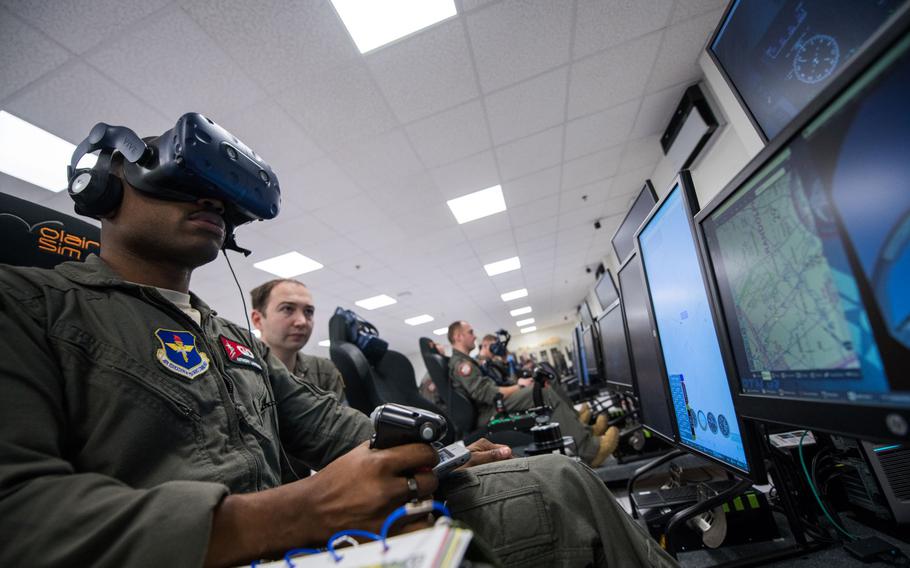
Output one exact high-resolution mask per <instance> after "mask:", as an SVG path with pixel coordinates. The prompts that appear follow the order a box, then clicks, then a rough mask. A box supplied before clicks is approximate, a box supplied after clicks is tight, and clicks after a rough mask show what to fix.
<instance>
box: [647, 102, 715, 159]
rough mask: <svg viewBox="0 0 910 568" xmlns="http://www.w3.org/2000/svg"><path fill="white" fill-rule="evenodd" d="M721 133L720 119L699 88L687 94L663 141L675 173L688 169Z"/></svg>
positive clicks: (671, 119) (665, 132)
mask: <svg viewBox="0 0 910 568" xmlns="http://www.w3.org/2000/svg"><path fill="white" fill-rule="evenodd" d="M715 130H717V118H716V117H715V116H714V113H713V112H712V111H711V107H710V105H709V104H708V100H707V99H706V98H705V95H704V93H702V91H701V88H700V87H699V86H698V84H695V85H692V86H691V87H689V88H688V89H686V91H685V92H684V93H683V96H682V99H681V100H680V101H679V104H678V105H676V110H675V111H674V112H673V116H672V117H671V118H670V124H668V125H667V129H666V130H665V131H664V134H663V136H661V137H660V146H661V148H663V151H664V154H665V155H666V156H667V157H668V158H669V159H670V161H671V162H672V163H673V164H674V166H675V168H674V170H675V171H678V170H682V169H685V168H688V167H689V166H690V165H691V164H692V162H693V161H694V160H695V158H696V157H697V156H698V153H699V152H700V151H701V149H702V148H703V147H704V146H705V144H706V143H707V142H708V139H709V138H711V134H712V133H713V132H714V131H715Z"/></svg>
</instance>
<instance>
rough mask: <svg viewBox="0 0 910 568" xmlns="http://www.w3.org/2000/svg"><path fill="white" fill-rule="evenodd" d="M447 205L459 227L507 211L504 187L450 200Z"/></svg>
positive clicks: (491, 188)
mask: <svg viewBox="0 0 910 568" xmlns="http://www.w3.org/2000/svg"><path fill="white" fill-rule="evenodd" d="M446 205H448V206H449V209H451V210H452V215H455V220H456V221H458V224H459V225H460V224H462V223H467V222H469V221H474V220H476V219H480V218H483V217H487V216H489V215H493V214H494V213H499V212H501V211H505V210H506V200H505V199H504V198H503V196H502V187H500V186H498V185H494V186H493V187H488V188H486V189H481V190H480V191H475V192H474V193H469V194H467V195H462V196H461V197H456V198H455V199H450V200H448V201H446Z"/></svg>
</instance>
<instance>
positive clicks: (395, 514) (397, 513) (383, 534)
mask: <svg viewBox="0 0 910 568" xmlns="http://www.w3.org/2000/svg"><path fill="white" fill-rule="evenodd" d="M432 510H433V511H437V512H439V513H441V514H442V515H443V516H446V517H449V518H451V517H452V513H451V512H450V511H449V508H448V507H446V506H445V504H444V503H441V502H439V501H433V509H432ZM408 514H409V511H408V506H407V505H402V506H401V507H398V508H397V509H395V510H394V511H392V513H391V514H390V515H389V516H388V517H386V519H385V521H384V522H383V523H382V530H381V531H380V534H376V533H371V532H369V531H363V530H359V529H348V530H345V531H340V532H337V533H335V534H333V535H332V536H331V537H329V543H328V548H327V550H328V553H329V554H330V555H331V556H332V560H334V561H335V562H341V560H342V558H343V557H342V556H341V555H340V554H338V553H337V552H335V541H336V540H338V539H339V538H341V537H343V536H361V537H364V538H369V539H371V540H378V541H382V549H383V551H385V550H388V549H389V545H388V543H386V539H387V537H388V535H389V530H390V529H391V528H392V525H394V524H395V523H396V522H397V521H398V520H399V519H401V518H402V517H406V516H407V515H408ZM322 552H325V551H324V550H320V549H317V548H295V549H293V550H289V551H287V553H286V554H285V555H284V562H285V564H287V566H288V568H294V563H293V562H292V561H291V557H292V556H296V555H298V554H320V553H322ZM258 565H259V561H258V560H254V561H253V563H252V564H250V568H256V567H257V566H258Z"/></svg>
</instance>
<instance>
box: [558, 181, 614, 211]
mask: <svg viewBox="0 0 910 568" xmlns="http://www.w3.org/2000/svg"><path fill="white" fill-rule="evenodd" d="M612 186H613V179H612V178H608V179H602V180H600V181H596V182H594V183H589V184H587V185H583V186H581V187H578V188H575V189H570V190H566V191H563V192H562V193H560V194H559V212H560V213H566V212H568V211H574V210H576V209H594V208H595V206H596V205H598V204H600V203H603V202H605V201H606V200H607V199H609V198H610V195H611V188H612Z"/></svg>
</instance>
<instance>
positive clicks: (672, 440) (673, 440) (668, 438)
mask: <svg viewBox="0 0 910 568" xmlns="http://www.w3.org/2000/svg"><path fill="white" fill-rule="evenodd" d="M636 258H638V252H636V251H633V252H632V254H630V255H629V258H627V259H626V261H625V262H624V263H623V264H622V266H620V267H619V270H617V271H616V281H617V282H618V283H619V294H620V307H621V308H622V324H623V325H624V326H625V328H626V343H627V345H628V346H629V366H630V367H631V368H632V392H633V393H634V395H635V400H636V401H637V404H638V407H639V408H641V390H640V389H639V387H638V370H637V369H636V368H635V357H633V356H632V338H631V337H630V335H629V322H628V320H627V319H626V302H625V299H624V298H623V296H622V278H621V277H620V275H621V274H622V271H623V270H627V269H628V268H629V265H630V264H632V262H634V260H635V259H636ZM642 270H644V268H643V267H642ZM642 281H644V274H642ZM648 319H649V320H650V315H649V317H648ZM649 326H650V323H649ZM651 333H652V334H653V333H656V332H655V330H654V328H653V327H651ZM657 347H658V348H659V346H657ZM659 359H660V357H658V362H657V364H658V366H660V369H661V372H662V373H663V372H664V371H663V366H662V362H661V361H660V360H659ZM661 386H662V387H663V391H664V405H665V406H666V408H667V415H668V416H669V417H670V430H671V432H670V434H669V435H667V434H666V433H664V432H660V431H658V430H655V429H654V428H653V427H651V426H648V425H647V424H645V423H644V422H642V426H643V427H645V428H647V429H648V431H649V432H651V433H652V434H654V435H656V436H657V437H658V438H660V439H661V440H663V441H665V442H667V443H669V444H673V445H675V446H680V444H679V441H678V440H677V437H678V434H677V432H676V426H675V424H676V419H675V417H674V416H673V413H672V412H671V411H670V410H671V409H670V401H669V396H670V393H669V391H668V390H667V386H668V385H667V381H666V379H664V380H663V381H662V384H661ZM641 418H642V417H641V415H639V419H641ZM680 447H682V446H680Z"/></svg>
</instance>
